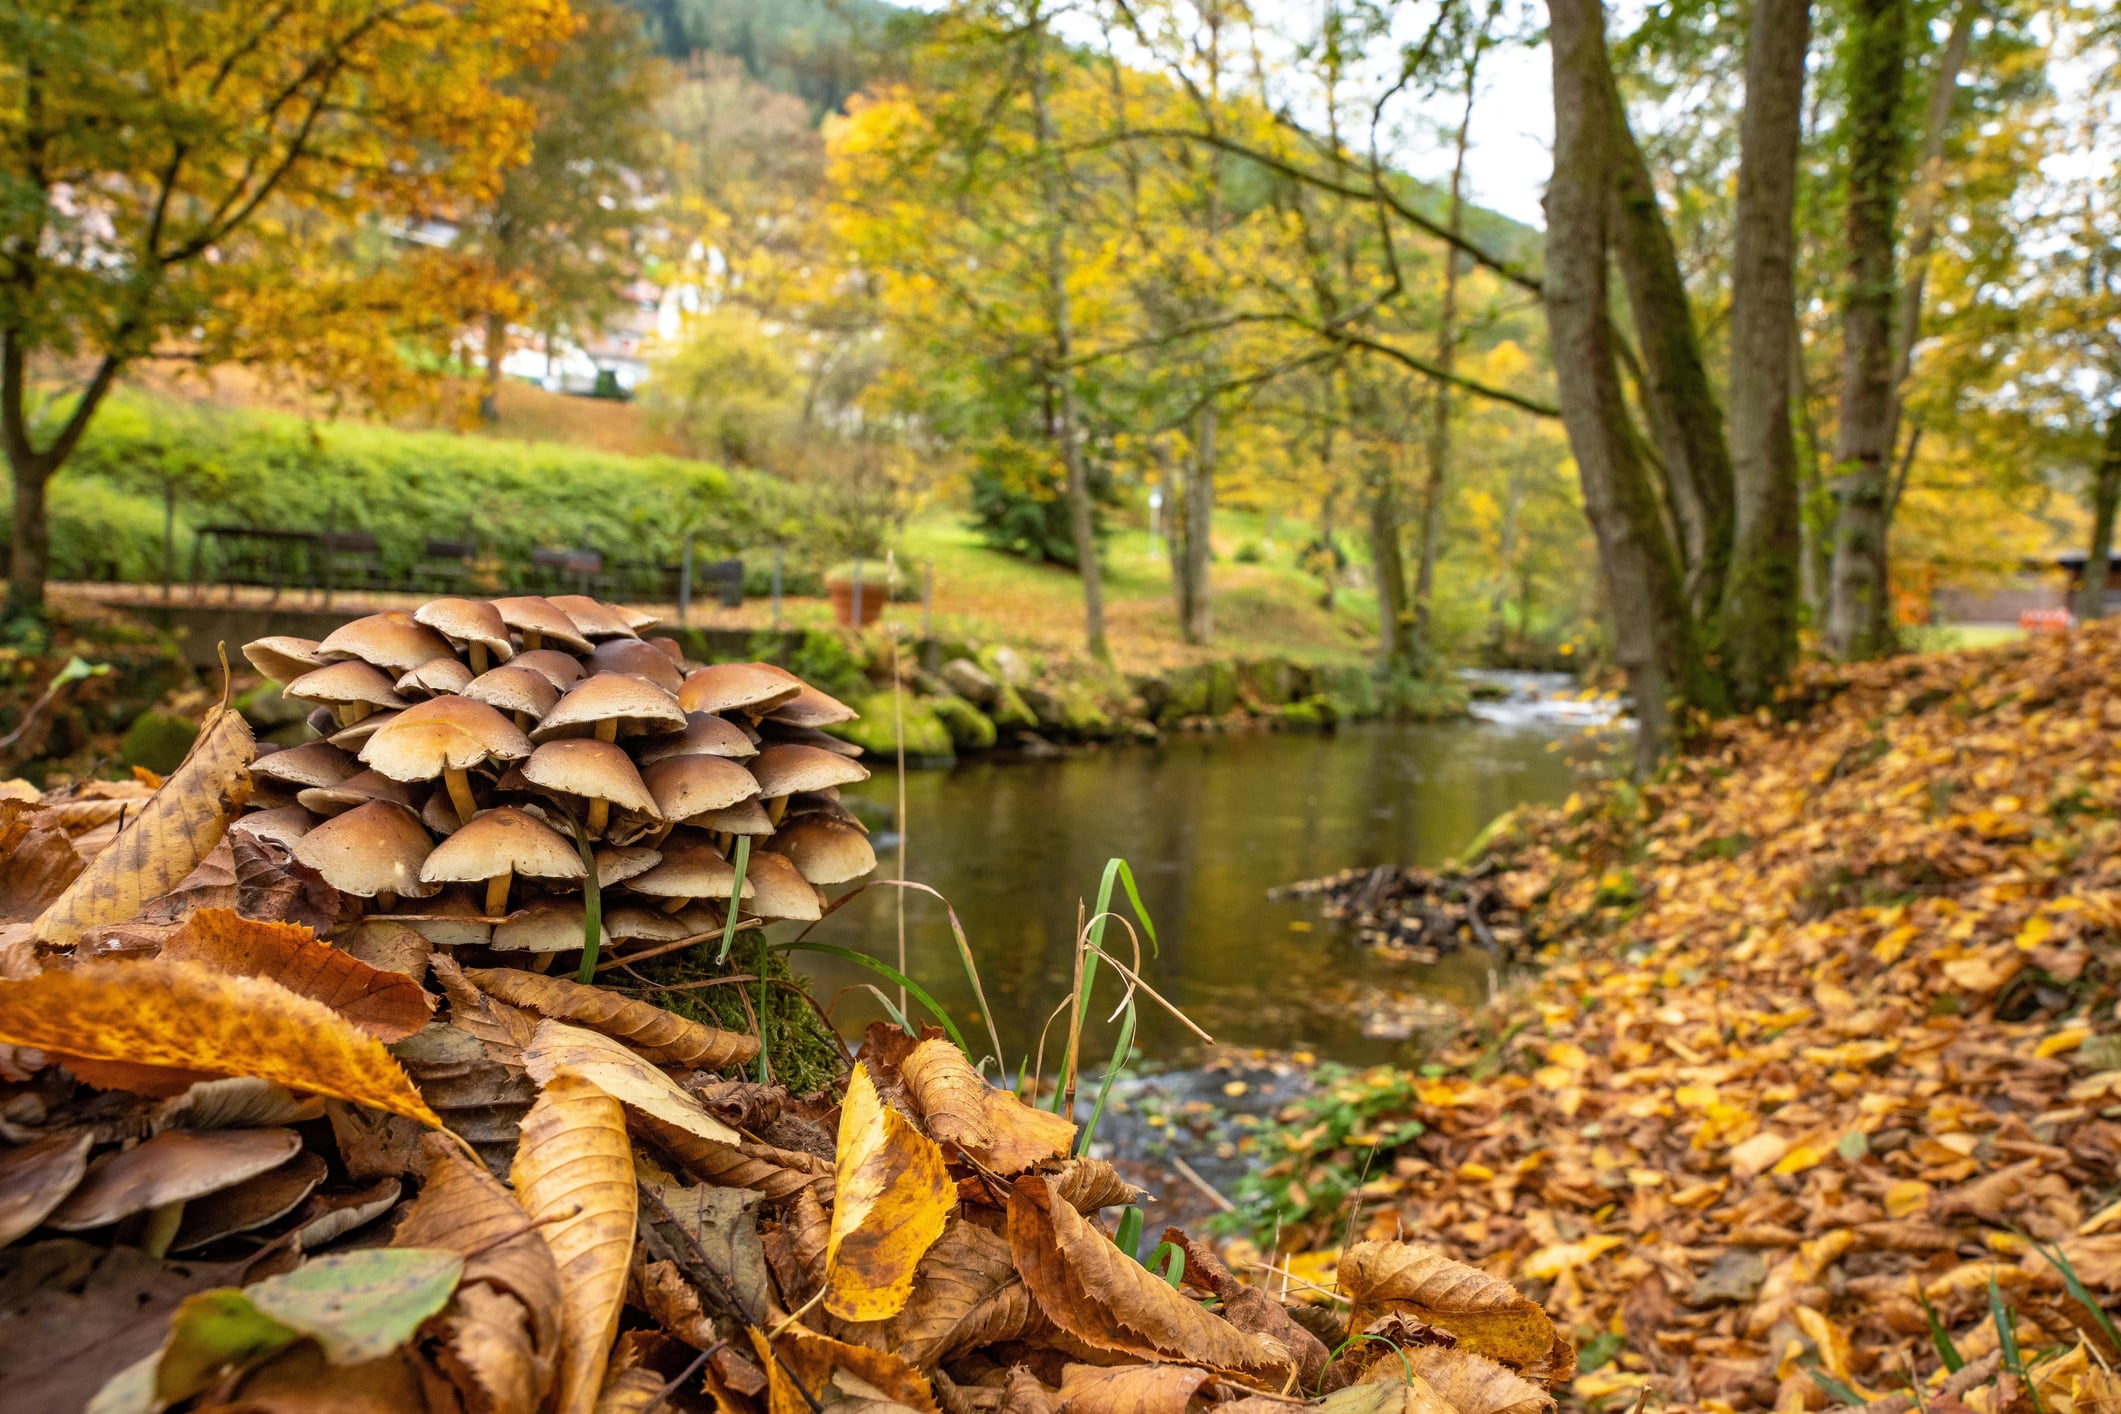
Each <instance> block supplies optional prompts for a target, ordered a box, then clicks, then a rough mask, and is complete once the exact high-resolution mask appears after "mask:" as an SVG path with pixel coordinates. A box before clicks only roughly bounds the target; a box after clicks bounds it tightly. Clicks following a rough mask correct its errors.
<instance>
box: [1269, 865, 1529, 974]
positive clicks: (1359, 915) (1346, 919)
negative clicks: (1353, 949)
mask: <svg viewBox="0 0 2121 1414" xmlns="http://www.w3.org/2000/svg"><path fill="white" fill-rule="evenodd" d="M1267 897H1268V898H1270V899H1280V898H1319V899H1323V900H1324V903H1323V911H1324V913H1325V915H1326V917H1328V918H1330V919H1332V920H1334V921H1335V922H1336V923H1342V924H1345V925H1347V926H1348V928H1349V929H1350V930H1351V931H1352V933H1353V935H1354V937H1355V940H1356V941H1357V942H1359V943H1361V944H1363V945H1364V946H1365V947H1371V948H1375V949H1377V950H1378V951H1380V952H1382V953H1384V954H1386V955H1387V956H1389V957H1391V958H1392V959H1393V960H1395V961H1402V962H1421V963H1426V962H1435V961H1436V960H1437V959H1438V958H1440V957H1443V956H1444V955H1445V954H1447V953H1453V952H1457V951H1458V950H1459V949H1460V948H1466V947H1480V948H1485V949H1487V950H1488V951H1489V952H1492V953H1495V954H1497V955H1498V956H1500V957H1504V958H1516V957H1518V956H1520V955H1521V954H1522V953H1523V952H1524V951H1525V950H1526V942H1525V920H1524V916H1523V914H1522V913H1521V912H1520V911H1519V910H1518V909H1517V907H1516V906H1515V905H1514V904H1512V903H1511V902H1510V901H1509V897H1508V895H1507V894H1506V893H1505V892H1504V891H1503V890H1501V889H1500V888H1498V887H1497V882H1496V869H1495V866H1494V864H1493V863H1492V861H1488V860H1483V861H1482V862H1481V863H1480V864H1478V865H1476V866H1475V867H1473V868H1472V869H1469V870H1444V871H1440V872H1439V871H1435V870H1429V869H1413V868H1405V867H1401V866H1398V865H1390V864H1384V865H1379V866H1378V867H1376V868H1374V869H1343V870H1341V871H1340V872H1339V873H1338V874H1328V875H1326V876H1325V877H1324V878H1322V879H1306V880H1304V881H1303V882H1301V883H1295V884H1285V885H1283V886H1282V887H1280V888H1278V889H1271V890H1269V891H1268V893H1267Z"/></svg>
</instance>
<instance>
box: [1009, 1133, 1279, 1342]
mask: <svg viewBox="0 0 2121 1414" xmlns="http://www.w3.org/2000/svg"><path fill="white" fill-rule="evenodd" d="M1008 1220H1009V1250H1010V1253H1011V1254H1012V1256H1013V1258H1014V1260H1015V1262H1016V1268H1017V1270H1018V1271H1019V1272H1021V1273H1022V1274H1023V1278H1024V1285H1025V1286H1027V1287H1029V1288H1030V1290H1031V1294H1032V1296H1033V1297H1034V1298H1035V1299H1036V1300H1037V1301H1038V1304H1039V1307H1040V1308H1041V1309H1042V1310H1044V1311H1045V1313H1046V1315H1047V1316H1048V1317H1049V1318H1050V1319H1051V1320H1052V1321H1053V1323H1054V1324H1055V1325H1057V1326H1059V1327H1060V1328H1061V1329H1062V1330H1064V1331H1066V1332H1067V1333H1068V1334H1069V1335H1071V1336H1074V1337H1075V1338H1076V1339H1077V1340H1080V1341H1082V1342H1083V1343H1084V1344H1086V1345H1088V1346H1090V1347H1091V1348H1093V1349H1097V1350H1108V1351H1112V1352H1114V1353H1115V1354H1121V1355H1132V1356H1135V1357H1136V1358H1138V1359H1143V1360H1158V1359H1165V1360H1171V1359H1183V1360H1191V1361H1195V1362H1198V1363H1200V1364H1204V1365H1208V1366H1211V1367H1213V1368H1215V1369H1218V1370H1230V1371H1236V1372H1240V1373H1244V1374H1250V1375H1256V1376H1265V1377H1271V1378H1273V1379H1274V1380H1275V1382H1276V1383H1277V1384H1278V1383H1279V1382H1280V1380H1281V1379H1282V1378H1283V1377H1284V1376H1285V1375H1286V1374H1287V1373H1288V1372H1289V1370H1290V1367H1291V1364H1292V1361H1291V1359H1290V1357H1289V1356H1288V1354H1287V1352H1285V1351H1281V1350H1278V1349H1276V1348H1273V1347H1270V1346H1268V1345H1267V1344H1266V1343H1264V1342H1262V1341H1261V1340H1260V1339H1259V1338H1258V1337H1256V1336H1250V1335H1246V1334H1245V1333H1244V1332H1242V1331H1240V1330H1238V1329H1237V1328H1236V1327H1234V1326H1232V1325H1231V1324H1230V1323H1229V1322H1227V1321H1225V1320H1223V1319H1222V1318H1221V1317H1219V1316H1212V1315H1210V1314H1208V1313H1207V1312H1206V1311H1203V1310H1202V1309H1201V1308H1200V1307H1199V1306H1197V1305H1195V1304H1194V1303H1193V1302H1191V1301H1189V1300H1187V1299H1186V1298H1185V1297H1183V1296H1181V1295H1179V1294H1178V1293H1177V1292H1176V1291H1174V1290H1172V1289H1171V1288H1170V1287H1169V1286H1168V1285H1166V1284H1165V1283H1164V1281H1163V1280H1162V1278H1160V1277H1156V1276H1153V1275H1151V1274H1150V1273H1149V1272H1148V1271H1147V1270H1146V1269H1145V1268H1143V1266H1142V1265H1141V1264H1140V1263H1139V1262H1137V1261H1135V1260H1134V1259H1133V1258H1132V1257H1129V1256H1128V1255H1127V1254H1125V1253H1124V1252H1121V1251H1120V1250H1119V1248H1117V1247H1115V1246H1113V1244H1112V1240H1111V1239H1110V1238H1108V1237H1106V1236H1105V1235H1104V1234H1103V1233H1101V1232H1099V1231H1097V1230H1096V1229H1095V1228H1093V1227H1091V1226H1090V1224H1089V1223H1088V1222H1086V1221H1085V1220H1084V1219H1083V1217H1082V1215H1081V1214H1079V1213H1077V1212H1076V1211H1075V1209H1073V1208H1072V1207H1070V1206H1068V1204H1066V1203H1064V1202H1061V1201H1058V1199H1057V1198H1056V1196H1055V1195H1054V1193H1053V1190H1052V1188H1051V1186H1050V1185H1049V1184H1048V1182H1047V1181H1046V1180H1045V1179H1043V1178H1040V1177H1037V1176H1036V1175H1033V1176H1030V1177H1025V1178H1019V1179H1018V1180H1017V1181H1016V1183H1015V1185H1014V1186H1013V1187H1012V1188H1011V1189H1010V1192H1009V1214H1008Z"/></svg>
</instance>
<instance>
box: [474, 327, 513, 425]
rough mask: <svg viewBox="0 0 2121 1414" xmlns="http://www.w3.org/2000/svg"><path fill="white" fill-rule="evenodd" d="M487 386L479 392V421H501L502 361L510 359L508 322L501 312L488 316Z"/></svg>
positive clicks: (486, 348)
mask: <svg viewBox="0 0 2121 1414" xmlns="http://www.w3.org/2000/svg"><path fill="white" fill-rule="evenodd" d="M482 352H484V354H485V356H486V357H485V364H486V368H485V372H486V386H485V387H483V388H481V389H480V390H479V421H481V422H488V423H492V422H499V421H500V420H501V360H502V359H504V358H506V357H508V320H507V318H506V317H505V316H504V315H502V314H501V313H500V312H499V311H497V310H494V311H489V312H488V313H487V315H486V347H485V349H484V350H483V351H482Z"/></svg>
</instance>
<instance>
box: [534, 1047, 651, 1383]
mask: <svg viewBox="0 0 2121 1414" xmlns="http://www.w3.org/2000/svg"><path fill="white" fill-rule="evenodd" d="M509 1178H510V1180H511V1181H512V1182H513V1183H514V1184H515V1190H516V1201H517V1202H519V1203H521V1204H522V1205H523V1211H524V1212H525V1213H527V1214H529V1215H530V1217H531V1219H532V1220H533V1221H535V1222H537V1223H538V1224H539V1226H538V1229H537V1230H538V1232H539V1233H540V1234H541V1235H542V1236H543V1237H544V1239H545V1243H546V1245H547V1246H549V1247H550V1248H551V1249H552V1256H553V1261H554V1262H555V1263H557V1264H558V1266H559V1269H560V1377H559V1383H558V1386H557V1388H558V1395H559V1398H558V1405H557V1407H558V1409H559V1411H560V1414H590V1411H591V1410H593V1409H594V1408H595V1406H596V1399H597V1391H598V1390H599V1389H601V1388H602V1387H603V1384H604V1363H605V1361H606V1359H607V1358H608V1357H609V1355H610V1352H611V1342H612V1339H613V1338H614V1337H615V1336H616V1335H617V1334H618V1329H619V1308H620V1306H621V1305H623V1304H624V1302H625V1298H626V1270H627V1267H628V1265H629V1264H630V1263H631V1262H632V1260H633V1236H634V1220H635V1203H636V1199H635V1196H634V1187H633V1145H632V1143H631V1142H629V1141H628V1139H627V1137H626V1116H625V1114H624V1112H622V1111H621V1110H620V1109H619V1102H618V1101H617V1100H614V1099H612V1098H611V1097H610V1096H609V1095H607V1094H605V1093H604V1092H603V1091H602V1090H599V1089H598V1088H597V1087H596V1086H595V1085H593V1084H591V1083H590V1082H589V1081H587V1080H584V1079H582V1078H581V1077H580V1076H577V1075H572V1074H566V1073H563V1074H560V1075H556V1076H554V1077H553V1078H552V1079H551V1080H550V1081H548V1082H546V1084H545V1087H544V1088H543V1089H542V1090H540V1091H539V1092H538V1101H537V1103H536V1104H534V1105H532V1106H531V1107H530V1113H528V1114H526V1115H524V1116H523V1137H522V1142H521V1143H520V1144H519V1145H518V1146H517V1148H516V1157H515V1165H514V1167H513V1168H512V1169H511V1170H510V1172H509Z"/></svg>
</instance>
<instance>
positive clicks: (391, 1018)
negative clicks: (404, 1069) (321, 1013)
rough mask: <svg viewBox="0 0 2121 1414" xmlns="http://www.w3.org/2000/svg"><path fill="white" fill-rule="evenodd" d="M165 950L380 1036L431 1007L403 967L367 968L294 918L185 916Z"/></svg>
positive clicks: (220, 911) (391, 1035) (211, 911)
mask: <svg viewBox="0 0 2121 1414" xmlns="http://www.w3.org/2000/svg"><path fill="white" fill-rule="evenodd" d="M162 956H164V957H166V958H169V959H170V960H172V961H174V962H196V963H200V964H202V965H204V966H207V967H211V968H213V969H214V970H216V971H218V972H226V973H229V974H231V975H233V976H237V977H263V978H265V979H266V980H267V981H270V982H277V983H279V984H280V985H281V986H283V987H285V988H287V989H288V990H289V991H290V992H295V993H297V994H299V995H301V996H305V997H308V998H310V999H312V1000H313V1001H319V1002H322V1003H324V1005H326V1006H328V1007H330V1008H331V1009H332V1010H333V1011H335V1012H337V1013H339V1015H341V1016H343V1017H345V1018H346V1019H347V1020H348V1021H351V1022H352V1023H353V1024H354V1025H356V1026H358V1027H360V1028H361V1029H362V1030H363V1031H366V1032H367V1033H368V1034H369V1035H371V1036H374V1037H376V1038H377V1039H379V1040H383V1041H396V1040H400V1039H402V1038H404V1037H406V1036H410V1035H411V1034H412V1033H413V1032H415V1031H417V1030H419V1029H420V1028H421V1027H422V1026H425V1025H426V1024H427V1019H428V1017H429V1016H430V1015H431V1014H432V1013H433V1011H434V998H432V997H430V996H429V995H428V994H427V992H426V991H425V990H424V989H423V988H422V987H421V986H420V984H419V983H418V982H415V981H414V980H413V979H412V978H411V977H409V976H407V975H406V974H404V973H402V972H385V971H383V970H382V969H381V968H377V967H371V966H370V965H369V964H367V963H365V962H362V961H361V960H359V959H358V958H355V957H353V956H352V955H351V954H348V953H345V952H342V951H340V950H339V949H338V948H335V947H332V946H331V945H330V944H328V943H320V942H318V941H317V939H316V935H315V934H313V933H311V932H310V931H309V929H307V928H305V927H302V926H301V925H299V924H293V923H260V922H257V921H255V920H253V919H249V918H243V917H239V916H238V915H237V914H235V913H234V912H232V911H231V910H228V909H224V908H202V909H200V910H199V911H198V912H197V913H194V914H193V915H192V916H191V917H190V918H188V919H186V920H185V922H184V924H183V926H182V927H180V928H178V929H177V931H176V932H174V933H172V934H171V935H170V936H169V937H168V938H167V939H165V940H164V941H163V944H162Z"/></svg>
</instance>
